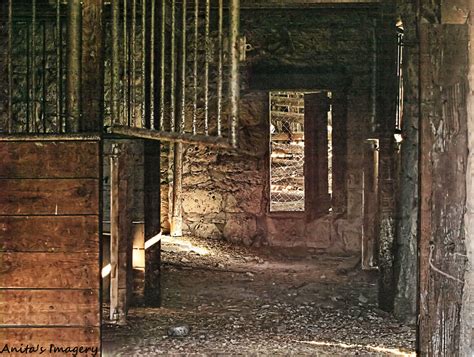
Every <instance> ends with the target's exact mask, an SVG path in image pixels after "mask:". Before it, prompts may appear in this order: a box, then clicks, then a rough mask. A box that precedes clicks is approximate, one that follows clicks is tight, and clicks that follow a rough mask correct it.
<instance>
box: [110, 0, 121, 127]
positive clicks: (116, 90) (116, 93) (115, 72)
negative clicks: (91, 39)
mask: <svg viewBox="0 0 474 357" xmlns="http://www.w3.org/2000/svg"><path fill="white" fill-rule="evenodd" d="M119 25H120V0H113V1H112V78H111V96H112V105H111V114H112V123H114V124H119V125H120V124H122V123H121V118H120V40H119Z"/></svg>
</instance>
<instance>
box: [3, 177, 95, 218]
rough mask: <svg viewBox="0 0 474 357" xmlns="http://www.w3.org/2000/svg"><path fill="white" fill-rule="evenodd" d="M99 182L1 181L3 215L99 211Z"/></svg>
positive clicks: (91, 180) (89, 212)
mask: <svg viewBox="0 0 474 357" xmlns="http://www.w3.org/2000/svg"><path fill="white" fill-rule="evenodd" d="M98 211H99V181H98V180H95V179H80V180H64V179H58V180H53V179H40V180H19V179H6V180H1V181H0V215H17V214H18V215H23V214H24V215H39V214H44V215H63V214H97V212H98Z"/></svg>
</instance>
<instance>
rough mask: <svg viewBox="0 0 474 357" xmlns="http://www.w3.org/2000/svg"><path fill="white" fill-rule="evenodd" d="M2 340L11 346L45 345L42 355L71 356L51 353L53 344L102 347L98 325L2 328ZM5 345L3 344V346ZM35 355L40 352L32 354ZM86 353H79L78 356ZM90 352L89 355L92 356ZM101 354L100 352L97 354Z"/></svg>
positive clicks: (0, 330)
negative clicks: (88, 326) (83, 326)
mask: <svg viewBox="0 0 474 357" xmlns="http://www.w3.org/2000/svg"><path fill="white" fill-rule="evenodd" d="M0 341H1V342H4V343H7V344H8V346H9V348H11V347H13V346H16V347H20V346H21V344H23V346H25V345H26V344H29V345H30V346H35V347H36V346H37V345H39V347H43V348H45V349H46V351H45V352H44V353H43V354H41V356H66V355H67V356H71V354H70V353H69V354H65V353H59V352H56V353H50V347H51V344H53V345H54V346H56V347H60V346H63V347H68V346H70V347H72V348H74V347H75V346H78V347H80V346H82V347H84V348H85V347H94V348H97V349H99V348H100V329H99V328H98V327H90V328H67V327H60V328H59V327H51V328H5V329H2V328H0ZM3 347H4V345H2V348H3ZM32 355H33V356H36V355H39V354H32ZM81 355H82V356H85V354H78V356H81ZM92 355H93V354H91V353H90V352H89V354H87V356H92ZM6 356H9V357H10V356H25V354H24V353H23V354H21V353H11V354H8V353H7V354H6ZM96 356H99V353H97V354H96Z"/></svg>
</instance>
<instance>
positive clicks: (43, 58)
mask: <svg viewBox="0 0 474 357" xmlns="http://www.w3.org/2000/svg"><path fill="white" fill-rule="evenodd" d="M41 32H42V33H41V126H42V132H43V133H46V127H47V123H46V91H47V88H46V87H47V84H46V22H45V21H43V23H42V31H41Z"/></svg>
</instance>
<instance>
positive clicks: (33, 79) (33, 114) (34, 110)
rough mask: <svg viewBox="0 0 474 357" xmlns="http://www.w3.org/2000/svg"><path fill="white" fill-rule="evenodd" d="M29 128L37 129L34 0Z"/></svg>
mask: <svg viewBox="0 0 474 357" xmlns="http://www.w3.org/2000/svg"><path fill="white" fill-rule="evenodd" d="M31 67H32V71H31V104H32V107H31V129H32V130H33V132H37V131H38V123H37V119H38V118H37V117H36V113H37V112H38V111H37V103H36V0H32V1H31Z"/></svg>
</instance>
